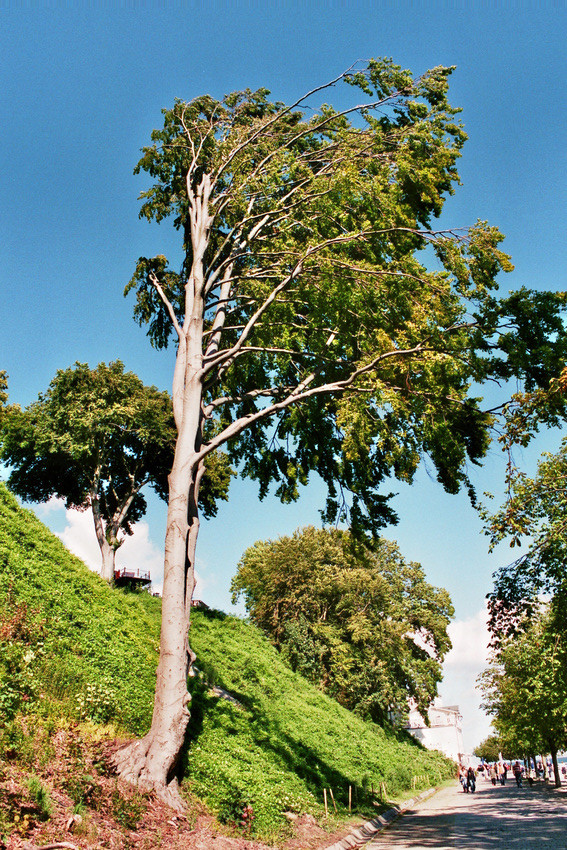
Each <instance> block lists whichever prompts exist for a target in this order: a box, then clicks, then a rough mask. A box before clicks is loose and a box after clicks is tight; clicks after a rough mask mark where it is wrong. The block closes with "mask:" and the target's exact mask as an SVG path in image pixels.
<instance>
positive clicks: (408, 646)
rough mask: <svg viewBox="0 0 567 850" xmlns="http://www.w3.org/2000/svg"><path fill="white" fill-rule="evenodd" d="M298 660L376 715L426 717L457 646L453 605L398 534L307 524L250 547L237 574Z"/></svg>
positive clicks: (296, 664) (240, 587) (342, 697)
mask: <svg viewBox="0 0 567 850" xmlns="http://www.w3.org/2000/svg"><path fill="white" fill-rule="evenodd" d="M232 591H233V600H234V601H236V599H237V598H238V596H239V595H243V596H244V600H245V604H246V610H247V612H248V614H249V616H250V619H251V620H252V622H253V623H255V624H256V625H257V626H259V627H260V628H261V629H263V631H264V632H266V634H267V635H268V636H269V637H270V638H271V639H272V640H273V641H274V643H275V645H276V646H277V647H278V649H280V651H281V652H282V653H283V654H284V655H285V657H286V658H287V659H288V661H289V662H290V664H291V666H292V667H293V668H294V669H296V670H298V671H299V672H300V673H302V674H303V675H304V676H306V677H307V678H309V679H311V681H313V682H314V683H316V684H317V685H318V686H319V687H321V688H322V689H323V690H324V691H326V692H327V693H328V694H329V695H330V696H333V697H334V698H335V699H336V700H337V701H338V702H340V703H341V705H344V706H345V707H346V708H350V709H351V710H354V711H356V712H357V713H358V714H360V715H362V716H363V717H368V718H370V719H372V720H374V721H376V722H381V723H384V722H387V721H388V720H389V719H390V718H391V717H392V715H394V716H396V717H398V718H399V719H402V718H404V717H405V716H406V715H407V711H408V700H409V699H410V698H412V699H414V700H415V702H416V704H417V707H418V709H419V710H420V711H421V712H422V714H423V715H424V716H427V709H428V707H429V705H430V703H431V701H432V700H433V698H434V697H435V696H436V695H437V684H438V682H440V681H441V678H442V673H441V663H442V661H443V658H444V656H445V653H446V652H448V650H449V649H450V648H451V641H450V639H449V636H448V634H447V626H448V625H449V622H450V619H451V617H452V616H453V613H454V611H453V606H452V605H451V600H450V598H449V594H448V593H447V591H446V590H443V589H439V588H436V587H433V586H432V585H430V584H429V583H428V582H427V581H426V580H425V575H424V573H423V569H422V567H421V565H420V564H417V563H415V562H410V563H408V562H407V561H405V560H404V558H403V557H402V556H401V554H400V551H399V549H398V547H397V546H396V545H395V543H391V542H389V541H388V540H384V539H380V540H377V541H375V542H374V543H373V544H372V545H371V546H363V545H360V544H357V543H356V541H355V540H353V538H352V535H351V534H349V533H347V532H341V531H337V530H321V529H319V530H318V529H315V528H304V529H302V530H301V531H296V532H295V534H293V536H291V537H280V538H279V539H278V540H275V541H259V542H258V543H255V544H254V546H252V547H250V548H249V549H247V550H246V552H245V553H244V555H243V556H242V558H241V560H240V563H239V565H238V571H237V573H236V576H235V578H234V580H233V582H232Z"/></svg>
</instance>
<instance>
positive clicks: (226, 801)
mask: <svg viewBox="0 0 567 850" xmlns="http://www.w3.org/2000/svg"><path fill="white" fill-rule="evenodd" d="M192 646H193V648H194V649H195V651H196V652H197V657H198V662H197V663H198V665H200V668H201V669H202V679H201V680H198V679H197V680H192V681H193V684H192V691H193V701H192V704H191V711H192V718H191V721H190V725H189V729H188V735H189V739H190V744H189V750H188V753H187V756H186V763H185V768H184V772H185V776H186V781H187V783H188V785H189V787H190V788H191V790H192V791H194V793H196V794H197V795H199V796H201V797H203V798H204V799H205V800H206V801H207V802H208V804H209V805H210V806H211V807H212V808H213V809H214V810H215V811H217V812H222V813H223V816H224V817H227V818H228V819H229V820H234V819H235V818H236V815H237V814H238V811H239V810H240V807H244V806H245V805H249V806H251V807H252V811H253V814H254V816H255V820H254V830H255V831H256V833H257V834H259V835H264V836H265V835H267V834H272V835H273V834H275V833H276V832H277V830H278V829H280V828H281V827H282V825H283V823H284V820H283V812H284V811H292V812H301V811H308V812H313V813H314V814H319V813H320V812H321V804H322V789H323V788H333V793H334V795H335V799H336V800H337V804H338V806H339V810H340V813H341V815H346V809H347V806H348V786H349V784H350V785H352V786H353V794H354V795H355V797H356V799H357V801H358V804H359V809H358V811H359V812H360V814H361V815H368V814H369V813H370V811H371V810H372V806H371V805H370V798H369V793H367V792H369V790H370V786H371V785H373V786H374V788H375V789H377V788H378V787H379V784H380V782H385V783H386V788H387V794H388V795H390V796H395V795H396V794H399V793H401V792H402V791H405V790H409V789H411V788H412V777H413V776H415V775H420V774H423V775H427V776H428V777H429V781H430V782H431V784H435V782H437V781H439V779H440V778H449V777H450V776H451V775H452V772H453V765H452V763H450V762H448V761H447V760H446V759H444V758H443V757H442V756H441V755H440V754H439V753H434V752H428V751H426V750H423V749H422V748H421V747H420V746H419V745H417V744H416V743H415V742H414V740H413V739H412V738H410V737H409V736H408V735H406V734H405V733H403V732H398V733H395V732H394V731H393V730H391V729H389V730H388V729H382V728H381V727H380V726H378V725H375V724H374V723H369V722H365V721H363V720H362V719H361V718H360V717H358V716H356V715H355V714H353V713H351V712H349V711H348V710H347V709H345V708H343V707H342V706H340V705H339V704H338V703H337V702H336V701H335V700H333V699H330V698H329V697H328V696H326V695H325V694H323V693H322V692H321V691H320V690H318V689H317V688H314V687H313V686H312V685H310V684H309V683H308V682H307V681H306V680H305V679H304V678H303V677H302V676H300V675H299V674H298V673H296V672H294V671H292V670H291V669H290V668H289V667H288V666H287V665H286V664H285V663H284V662H283V660H282V658H281V655H280V654H279V653H278V652H277V650H276V649H275V648H274V647H273V646H271V645H270V644H269V643H268V641H267V640H266V639H265V637H264V636H263V635H262V633H261V632H260V631H259V630H258V629H256V628H254V627H253V626H251V625H248V624H246V623H243V622H242V621H240V620H238V619H236V618H233V617H227V616H224V615H222V616H221V615H218V614H215V613H214V612H201V611H194V612H193V614H192ZM201 659H206V673H205V670H204V669H203V668H205V664H204V663H203V662H202V661H201ZM208 677H213V678H214V681H215V683H216V685H217V686H220V687H222V688H223V689H225V690H226V691H228V692H229V693H230V694H231V695H232V696H233V697H235V698H236V700H238V702H239V703H240V706H238V705H236V704H234V703H233V702H231V701H229V700H227V699H223V698H222V697H217V696H215V695H213V694H212V693H210V692H209V691H208V689H207V687H204V685H205V684H206V679H207V678H208ZM227 807H228V808H227Z"/></svg>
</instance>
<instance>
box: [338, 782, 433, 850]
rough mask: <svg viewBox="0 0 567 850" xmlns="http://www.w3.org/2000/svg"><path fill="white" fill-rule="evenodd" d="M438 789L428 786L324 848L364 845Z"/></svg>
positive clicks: (346, 849) (345, 849) (349, 848)
mask: <svg viewBox="0 0 567 850" xmlns="http://www.w3.org/2000/svg"><path fill="white" fill-rule="evenodd" d="M437 790H438V789H437V788H427V790H425V791H422V792H421V794H418V795H417V797H412V798H411V799H410V800H406V801H405V802H403V803H401V804H400V805H399V806H392V808H391V809H388V810H387V811H385V812H384V813H383V814H382V815H378V817H375V818H373V819H372V820H368V821H366V823H363V824H361V825H360V826H359V827H358V828H357V829H353V831H352V832H350V833H349V834H348V835H346V836H345V837H344V838H341V839H340V841H336V842H335V843H334V844H329V846H328V847H325V848H324V850H353V848H354V847H363V846H364V845H365V844H366V842H367V841H370V839H371V838H374V837H375V836H376V835H377V834H378V833H379V832H381V831H382V830H383V829H386V827H387V826H390V824H392V823H394V821H396V820H397V819H398V818H399V817H401V816H402V815H403V814H404V812H407V810H408V809H411V808H413V806H415V805H416V804H417V803H421V802H423V800H427V798H428V797H431V796H432V795H433V794H435V792H436V791H437Z"/></svg>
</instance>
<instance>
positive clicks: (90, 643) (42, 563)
mask: <svg viewBox="0 0 567 850" xmlns="http://www.w3.org/2000/svg"><path fill="white" fill-rule="evenodd" d="M0 612H1V613H2V619H1V623H2V626H1V627H2V628H3V629H7V628H9V629H10V633H11V635H12V638H11V640H12V643H18V642H19V643H21V646H22V651H23V652H26V651H27V649H28V648H29V647H30V645H31V646H32V648H34V652H35V656H34V658H33V659H32V660H31V661H30V670H31V674H32V677H33V682H34V689H35V691H34V692H35V693H36V694H37V696H36V698H35V699H34V701H31V700H30V701H29V703H28V702H26V701H23V702H20V704H19V709H18V712H17V714H16V716H15V717H14V719H13V720H11V721H6V722H4V723H1V724H0V757H1V758H4V759H9V760H12V761H17V762H18V763H19V764H21V765H22V766H24V767H26V768H27V769H33V770H34V771H38V766H37V765H38V759H39V761H40V763H47V761H48V759H49V752H50V747H51V741H50V739H51V735H52V734H53V730H54V729H56V728H57V724H58V723H59V722H60V718H68V719H70V720H74V721H76V719H77V703H78V700H79V699H80V698H81V697H82V698H83V699H84V700H85V703H84V704H86V705H88V704H90V703H89V701H88V700H87V697H88V696H89V694H91V695H92V696H93V699H94V703H93V705H94V709H96V711H98V710H99V709H100V710H102V711H103V718H104V719H105V720H106V719H108V714H107V713H106V711H107V707H108V703H107V699H108V700H109V702H110V709H111V710H110V711H109V713H110V720H112V722H113V723H114V724H115V725H116V726H117V727H118V729H119V730H122V731H123V732H126V733H128V732H129V733H131V734H142V733H143V732H145V731H146V730H147V729H148V727H149V723H150V719H151V703H152V696H153V690H154V684H155V671H156V665H157V659H158V652H157V649H158V638H159V619H160V600H158V599H154V598H152V597H151V596H149V595H148V594H126V593H122V592H120V591H114V592H112V591H111V590H110V588H109V587H108V586H107V585H106V583H105V582H103V581H102V580H101V579H100V578H99V577H98V576H96V575H94V574H93V573H91V572H90V571H89V570H87V568H86V567H85V566H84V565H83V564H82V563H81V562H80V561H79V560H78V559H77V558H75V557H74V556H73V555H71V554H69V552H67V550H66V549H65V548H64V546H63V545H62V544H61V542H60V541H59V540H58V539H57V538H56V537H55V536H54V535H52V534H51V533H50V532H49V531H48V530H47V529H46V528H45V526H43V525H42V524H41V523H40V522H39V520H37V518H36V517H35V516H34V515H33V514H32V513H31V512H29V511H26V510H24V509H22V508H21V507H19V506H18V504H17V502H16V500H15V499H14V497H13V496H11V495H10V494H9V493H8V492H7V490H6V488H5V487H4V486H3V485H0ZM6 623H8V624H9V626H6ZM3 634H4V632H3ZM39 643H41V644H42V652H41V653H40V652H39V651H37V648H38V645H39ZM192 644H193V646H194V647H195V649H196V651H197V654H198V662H197V663H198V666H199V667H200V669H201V670H202V671H203V673H202V677H201V678H195V679H192V680H190V681H191V689H192V691H193V701H192V704H191V712H192V719H191V724H190V727H189V737H188V753H187V759H186V763H185V764H184V776H185V779H184V787H185V789H186V791H187V792H188V793H190V792H193V793H194V794H197V795H198V796H200V797H201V798H203V799H205V800H206V802H207V803H208V804H209V806H210V807H211V808H212V809H213V810H214V811H215V812H217V813H218V814H219V816H221V817H223V818H224V819H226V821H227V822H231V823H234V824H236V827H237V828H238V829H241V830H242V831H243V832H245V833H247V834H248V833H250V834H255V835H259V836H264V837H268V836H274V835H276V834H278V833H279V832H281V830H284V831H285V828H286V823H287V821H286V820H285V817H284V812H285V811H292V812H303V811H310V812H313V813H314V814H315V815H320V814H321V811H322V788H323V787H327V788H329V787H332V788H333V792H334V794H335V797H336V799H337V801H338V805H339V812H340V816H341V817H343V816H345V817H346V816H347V812H346V805H347V800H348V785H349V784H351V785H352V786H353V788H354V793H355V799H356V800H357V805H358V809H357V811H358V812H359V814H360V815H361V816H366V815H367V814H369V813H370V811H371V810H372V807H371V803H370V799H369V796H368V794H367V793H366V791H365V790H364V788H365V784H364V783H365V776H366V778H367V779H368V787H369V786H370V785H371V784H373V785H374V787H375V788H377V787H378V784H379V782H380V781H386V783H387V792H388V794H389V795H395V794H396V793H398V792H400V791H402V790H409V789H410V788H411V776H412V775H427V776H428V777H429V781H430V782H431V783H432V784H433V783H435V782H436V781H438V779H439V778H448V777H449V776H451V775H452V770H453V767H452V765H451V764H450V763H449V762H448V761H447V760H446V759H444V758H443V757H442V756H440V755H439V754H438V753H430V752H427V751H424V750H423V749H422V748H421V747H420V746H418V745H417V744H416V743H415V742H413V739H409V738H408V736H406V735H405V734H403V733H399V734H394V733H393V732H391V731H384V730H382V729H381V728H380V727H379V726H376V725H375V724H373V723H365V722H364V721H363V720H362V719H361V718H359V717H356V716H355V715H353V714H352V713H351V712H349V711H347V710H346V709H344V708H342V707H341V706H340V705H338V704H337V703H336V702H335V701H334V700H332V699H330V698H329V697H327V696H325V695H324V694H322V693H321V692H320V691H318V690H317V689H316V688H314V687H313V686H312V685H310V684H309V683H308V682H307V681H306V680H305V679H304V678H302V677H301V676H299V675H298V674H297V673H294V672H293V671H292V670H290V669H289V667H288V666H287V665H286V664H284V663H283V661H282V659H281V656H280V655H279V654H278V653H277V651H276V650H275V649H274V647H273V646H271V644H270V643H269V642H268V641H267V639H266V638H265V637H264V636H263V635H262V633H261V632H260V631H259V630H258V629H256V628H255V627H254V626H252V625H249V624H246V623H244V622H242V621H240V620H237V619H235V618H233V617H225V616H224V615H220V614H215V613H214V612H211V613H209V614H207V613H206V612H200V611H193V613H192ZM207 680H209V681H214V682H215V683H216V684H217V685H219V686H221V687H223V688H225V689H227V690H228V691H230V692H231V694H233V696H234V697H235V699H236V700H238V702H239V703H240V706H241V707H239V706H238V705H236V704H234V703H232V702H230V701H228V700H226V699H223V698H222V697H220V698H219V697H217V696H215V695H214V694H213V693H211V692H210V690H209V685H208V683H207ZM93 685H94V686H96V688H95V689H94V690H93V688H92V686H93ZM107 686H110V687H111V689H112V693H111V694H109V695H106V694H105V693H104V688H106V687H107ZM23 712H25V717H23V714H22V713H23ZM95 719H96V718H95ZM101 719H102V718H101ZM74 728H75V727H74V726H72V727H71V731H69V732H68V733H67V737H68V738H69V743H68V750H69V755H68V763H69V775H68V776H67V777H66V778H65V783H64V784H65V789H66V790H67V792H68V793H69V795H70V796H71V798H72V799H73V800H74V802H75V804H76V805H77V806H78V807H81V806H87V807H91V808H95V809H97V810H99V809H100V807H101V806H102V807H104V806H107V805H108V810H109V811H115V816H116V817H118V818H119V819H121V822H122V823H123V824H124V825H125V826H127V827H128V826H129V825H131V824H133V823H135V821H136V819H137V818H138V817H139V816H140V815H139V813H140V812H141V810H142V808H143V806H144V805H145V802H144V800H143V799H142V798H137V797H135V796H134V797H132V798H131V799H129V798H127V795H126V798H124V800H123V801H122V802H121V801H120V800H119V796H120V795H118V796H116V795H115V799H114V798H113V799H110V798H108V797H107V796H106V797H105V796H104V795H103V793H102V791H101V788H100V781H99V780H97V777H96V775H95V773H94V769H95V767H96V769H97V770H98V771H99V772H100V771H103V770H104V765H102V764H100V765H98V766H96V765H93V766H89V765H88V764H87V762H86V760H85V757H84V753H83V748H82V746H81V744H80V741H79V739H78V737H77V733H75V732H73V731H72V730H73V729H74ZM75 739H77V740H75ZM408 777H409V780H408ZM117 794H118V792H117ZM123 796H124V795H123ZM113 800H114V802H113ZM0 814H1V813H0ZM244 815H246V817H244ZM249 824H251V826H250V825H249Z"/></svg>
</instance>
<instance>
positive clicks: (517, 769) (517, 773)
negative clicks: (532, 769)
mask: <svg viewBox="0 0 567 850" xmlns="http://www.w3.org/2000/svg"><path fill="white" fill-rule="evenodd" d="M512 773H513V774H514V779H515V780H516V785H517V786H518V788H521V786H522V768H521V766H520V762H519V761H515V762H514V765H513V767H512Z"/></svg>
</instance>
